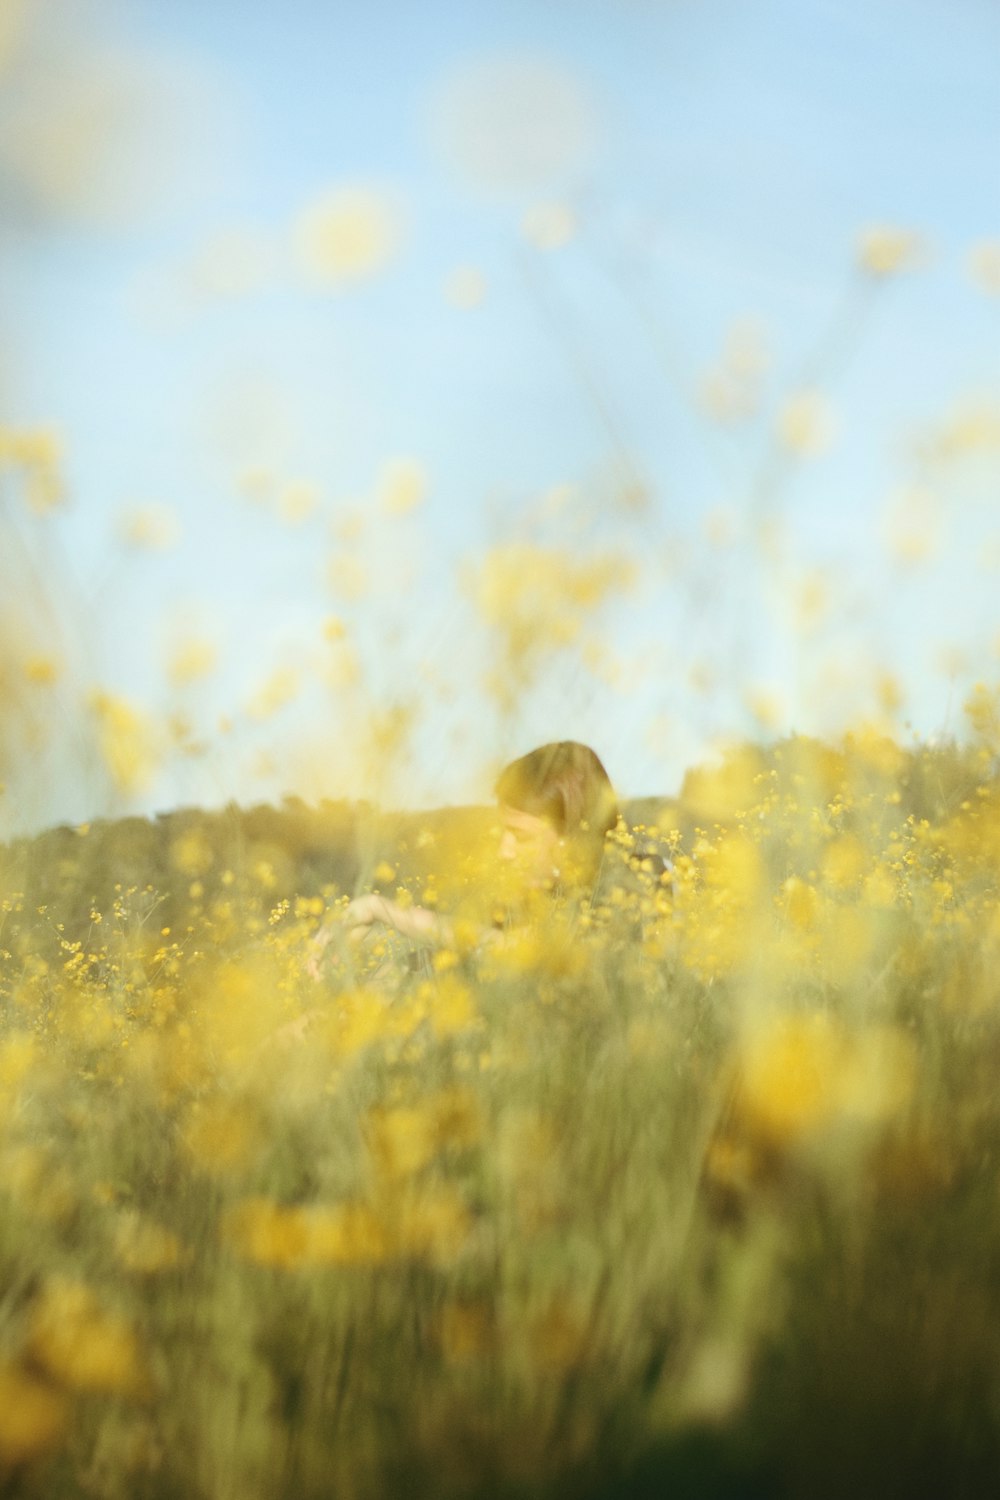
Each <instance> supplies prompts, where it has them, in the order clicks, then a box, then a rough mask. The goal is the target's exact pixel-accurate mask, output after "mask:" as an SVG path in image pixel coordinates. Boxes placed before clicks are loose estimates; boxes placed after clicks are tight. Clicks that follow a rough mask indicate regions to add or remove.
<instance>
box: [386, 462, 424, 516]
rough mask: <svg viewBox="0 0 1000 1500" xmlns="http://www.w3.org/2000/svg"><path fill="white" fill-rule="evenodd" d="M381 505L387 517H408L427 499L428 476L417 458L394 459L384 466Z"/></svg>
mask: <svg viewBox="0 0 1000 1500" xmlns="http://www.w3.org/2000/svg"><path fill="white" fill-rule="evenodd" d="M378 498H379V504H380V506H381V507H382V509H383V511H384V512H385V514H386V515H387V516H406V515H409V513H410V512H411V511H413V510H416V509H417V508H418V507H419V506H421V505H423V503H424V500H425V499H426V498H427V474H426V471H425V469H424V466H423V464H421V463H420V462H419V461H418V460H417V459H415V458H394V459H391V460H390V461H389V462H388V463H386V464H385V465H383V468H382V472H381V474H380V475H379V481H378Z"/></svg>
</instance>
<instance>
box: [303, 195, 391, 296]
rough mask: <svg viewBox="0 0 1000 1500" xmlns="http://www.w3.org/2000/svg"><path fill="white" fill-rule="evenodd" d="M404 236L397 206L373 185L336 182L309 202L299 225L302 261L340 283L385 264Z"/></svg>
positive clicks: (360, 278) (360, 277)
mask: <svg viewBox="0 0 1000 1500" xmlns="http://www.w3.org/2000/svg"><path fill="white" fill-rule="evenodd" d="M400 240H401V224H400V218H399V214H398V212H397V210H396V209H395V207H394V206H393V204H392V202H391V200H390V199H389V198H388V197H387V195H386V194H385V193H383V192H379V191H377V190H376V189H374V188H370V187H343V188H336V189H333V190H331V191H329V192H327V193H324V194H322V195H321V196H320V197H318V198H315V199H314V200H313V201H312V202H311V203H309V204H307V205H306V207H305V208H304V209H303V210H302V212H301V214H300V215H299V218H298V220H297V221H296V224H295V228H294V242H295V249H296V254H297V255H298V258H299V261H300V263H301V264H302V266H303V267H304V268H305V270H306V271H308V272H309V274H310V275H311V276H312V277H313V278H315V280H316V281H318V282H320V283H323V284H326V285H328V286H334V287H335V286H341V285H344V284H350V283H351V282H356V281H363V280H365V279H367V278H368V277H370V276H374V275H376V274H377V273H378V272H379V271H381V270H383V269H384V268H385V266H386V265H388V263H389V261H390V260H391V259H392V257H393V256H394V255H395V254H396V252H397V250H398V248H399V245H400Z"/></svg>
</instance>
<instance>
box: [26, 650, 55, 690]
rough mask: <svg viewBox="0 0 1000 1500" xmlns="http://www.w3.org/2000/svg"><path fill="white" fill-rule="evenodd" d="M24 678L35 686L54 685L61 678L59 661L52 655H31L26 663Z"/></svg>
mask: <svg viewBox="0 0 1000 1500" xmlns="http://www.w3.org/2000/svg"><path fill="white" fill-rule="evenodd" d="M24 680H25V682H30V683H31V684H32V686H33V687H53V686H54V685H55V683H57V682H58V680H59V663H58V662H57V661H56V660H55V659H54V658H53V657H51V656H29V657H28V659H27V661H26V662H25V663H24Z"/></svg>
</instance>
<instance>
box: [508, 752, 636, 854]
mask: <svg viewBox="0 0 1000 1500" xmlns="http://www.w3.org/2000/svg"><path fill="white" fill-rule="evenodd" d="M494 790H495V792H496V796H497V798H498V800H499V801H500V802H502V803H504V804H505V805H506V806H507V807H512V808H514V809H516V811H518V812H523V813H530V814H531V815H532V816H534V817H536V818H544V819H545V821H546V822H547V823H549V824H550V825H551V827H552V828H554V829H555V831H556V833H558V834H559V835H560V837H562V838H565V839H567V840H570V841H572V843H573V844H574V846H575V848H576V852H577V862H578V864H579V865H580V866H581V874H586V875H587V877H588V878H592V876H593V875H594V874H595V873H596V870H597V867H598V865H599V864H600V859H601V853H602V851H603V848H604V838H605V835H606V834H608V833H610V832H611V830H612V828H614V826H615V824H616V823H617V822H618V801H617V798H616V797H615V790H614V787H613V786H612V785H611V778H610V777H609V775H608V773H607V771H606V770H605V769H604V766H603V765H602V764H601V761H600V758H599V757H598V756H597V755H596V754H595V753H594V751H593V750H591V748H590V746H589V745H581V744H578V743H577V741H576V740H557V741H555V742H553V743H552V744H550V745H540V746H539V748H538V749H537V750H532V751H531V752H530V753H529V754H528V755H522V756H521V757H520V758H519V759H518V760H514V761H511V763H510V765H508V766H505V767H504V769H503V770H502V771H501V772H500V775H499V776H498V777H497V782H496V786H495V788H494Z"/></svg>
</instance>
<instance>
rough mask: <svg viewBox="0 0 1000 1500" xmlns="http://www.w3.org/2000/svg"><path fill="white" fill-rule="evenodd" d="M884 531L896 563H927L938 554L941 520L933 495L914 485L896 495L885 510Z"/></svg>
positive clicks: (936, 501) (939, 503) (931, 492)
mask: <svg viewBox="0 0 1000 1500" xmlns="http://www.w3.org/2000/svg"><path fill="white" fill-rule="evenodd" d="M883 528H884V535H885V540H886V545H887V547H888V549H889V552H890V554H891V555H892V556H893V557H894V558H895V560H896V561H897V562H899V563H902V564H904V565H907V566H913V565H914V564H916V563H922V562H926V561H927V560H928V559H929V558H931V557H933V556H934V554H935V553H936V552H937V551H938V550H939V548H940V545H941V538H942V529H943V518H942V513H941V502H940V500H939V498H938V496H937V495H936V494H934V492H933V491H931V490H929V489H927V488H925V487H922V486H917V485H910V486H908V487H907V488H906V489H903V490H900V491H897V493H896V494H894V495H893V496H892V497H891V498H890V500H889V502H888V504H887V506H886V509H885V514H884V517H883Z"/></svg>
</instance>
